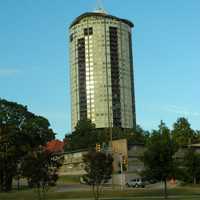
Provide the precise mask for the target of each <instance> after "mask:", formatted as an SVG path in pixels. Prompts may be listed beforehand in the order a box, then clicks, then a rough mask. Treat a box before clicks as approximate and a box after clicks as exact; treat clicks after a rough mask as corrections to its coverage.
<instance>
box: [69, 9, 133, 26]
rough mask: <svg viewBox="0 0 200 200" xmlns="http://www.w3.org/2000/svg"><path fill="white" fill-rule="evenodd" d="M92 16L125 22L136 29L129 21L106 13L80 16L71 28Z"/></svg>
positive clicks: (88, 13)
mask: <svg viewBox="0 0 200 200" xmlns="http://www.w3.org/2000/svg"><path fill="white" fill-rule="evenodd" d="M92 16H100V17H105V18H108V19H115V20H117V21H122V22H124V23H125V24H128V25H129V26H130V27H134V24H133V23H132V22H131V21H129V20H127V19H121V18H118V17H115V16H113V15H109V14H107V13H105V12H97V11H95V12H86V13H83V14H82V15H80V16H78V17H77V18H76V19H75V20H74V21H73V22H72V23H71V25H70V28H71V27H72V26H74V25H76V24H77V23H79V21H80V20H82V19H83V18H85V17H92Z"/></svg>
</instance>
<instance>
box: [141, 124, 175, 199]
mask: <svg viewBox="0 0 200 200" xmlns="http://www.w3.org/2000/svg"><path fill="white" fill-rule="evenodd" d="M177 150H178V148H177V145H176V143H175V142H174V141H173V140H172V139H171V135H170V130H169V129H168V128H167V127H166V125H165V124H164V123H163V122H161V124H160V126H159V129H158V130H154V131H153V133H152V135H151V136H150V138H149V141H148V144H147V150H146V151H145V152H144V157H143V162H144V167H145V170H144V172H143V173H144V176H145V177H146V178H147V179H153V180H157V181H163V182H164V184H165V190H164V191H165V192H164V194H165V197H167V180H168V179H169V178H172V177H175V174H176V172H177V165H176V163H175V159H174V154H175V153H176V151H177Z"/></svg>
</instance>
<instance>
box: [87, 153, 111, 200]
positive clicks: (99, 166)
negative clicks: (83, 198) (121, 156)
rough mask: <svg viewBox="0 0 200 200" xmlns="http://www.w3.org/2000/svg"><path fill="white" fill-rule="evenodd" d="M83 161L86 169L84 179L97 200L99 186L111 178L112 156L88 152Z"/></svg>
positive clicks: (99, 190)
mask: <svg viewBox="0 0 200 200" xmlns="http://www.w3.org/2000/svg"><path fill="white" fill-rule="evenodd" d="M83 161H84V163H85V171H86V175H84V181H85V182H86V183H87V184H88V185H90V186H92V189H93V194H94V198H95V200H98V199H99V194H100V192H101V187H102V186H103V185H104V184H105V183H107V182H108V180H109V179H110V178H111V174H112V162H113V158H112V156H111V155H110V154H105V153H102V152H89V153H88V154H86V155H85V156H84V158H83Z"/></svg>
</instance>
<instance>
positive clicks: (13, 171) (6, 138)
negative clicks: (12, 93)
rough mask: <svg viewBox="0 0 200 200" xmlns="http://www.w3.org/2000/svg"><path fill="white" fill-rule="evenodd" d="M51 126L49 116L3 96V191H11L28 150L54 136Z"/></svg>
mask: <svg viewBox="0 0 200 200" xmlns="http://www.w3.org/2000/svg"><path fill="white" fill-rule="evenodd" d="M49 126H50V124H49V122H48V120H47V119H45V118H43V117H41V116H36V115H35V114H33V113H31V112H29V111H28V109H27V107H26V106H22V105H20V104H17V103H14V102H9V101H6V100H3V99H0V162H1V165H0V190H2V191H9V190H11V185H12V179H13V177H14V176H16V175H17V173H19V172H21V170H19V166H20V163H21V160H23V157H24V156H25V155H26V154H27V152H29V151H32V149H34V148H36V147H38V146H40V145H44V144H46V142H47V141H49V140H51V139H53V138H54V133H53V131H52V130H51V129H50V128H49Z"/></svg>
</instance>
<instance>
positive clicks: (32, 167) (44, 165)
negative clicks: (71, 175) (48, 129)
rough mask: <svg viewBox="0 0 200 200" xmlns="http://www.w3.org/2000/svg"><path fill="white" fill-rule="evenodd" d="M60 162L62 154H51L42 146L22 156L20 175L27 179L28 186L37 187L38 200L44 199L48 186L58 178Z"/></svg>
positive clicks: (53, 183)
mask: <svg viewBox="0 0 200 200" xmlns="http://www.w3.org/2000/svg"><path fill="white" fill-rule="evenodd" d="M62 162H63V158H62V156H59V155H53V153H52V152H49V151H47V150H45V149H44V147H40V148H38V149H36V151H33V152H29V153H28V154H27V155H26V157H25V158H24V162H23V163H22V171H23V174H22V175H23V176H24V177H26V178H27V179H28V182H29V184H30V186H32V187H35V188H36V189H37V194H38V199H39V200H41V199H43V200H44V199H45V198H46V191H47V189H48V187H49V186H52V185H55V183H56V181H57V179H58V174H57V172H58V169H59V167H60V166H61V165H62Z"/></svg>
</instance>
